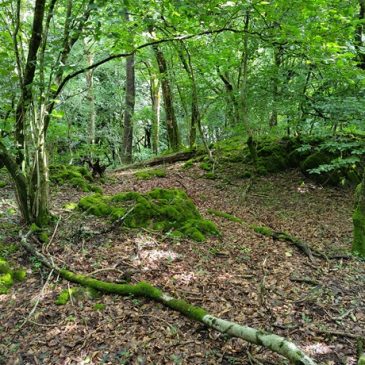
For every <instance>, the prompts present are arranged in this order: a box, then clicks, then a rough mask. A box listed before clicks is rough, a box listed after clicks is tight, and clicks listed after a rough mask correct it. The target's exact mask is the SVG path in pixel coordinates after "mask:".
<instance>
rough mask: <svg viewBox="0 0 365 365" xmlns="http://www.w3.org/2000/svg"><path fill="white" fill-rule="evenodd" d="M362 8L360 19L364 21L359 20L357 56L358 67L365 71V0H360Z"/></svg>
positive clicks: (356, 35) (356, 40)
mask: <svg viewBox="0 0 365 365" xmlns="http://www.w3.org/2000/svg"><path fill="white" fill-rule="evenodd" d="M359 5H360V10H359V20H360V21H362V23H361V22H359V24H358V25H357V28H356V34H355V47H356V50H357V56H358V60H359V63H358V67H360V68H361V69H362V70H364V71H365V51H364V46H365V44H364V41H363V39H364V28H365V25H364V19H365V0H359Z"/></svg>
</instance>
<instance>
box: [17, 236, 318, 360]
mask: <svg viewBox="0 0 365 365" xmlns="http://www.w3.org/2000/svg"><path fill="white" fill-rule="evenodd" d="M29 234H30V233H28V234H27V235H25V236H22V237H21V244H22V246H23V247H24V248H25V249H26V250H27V251H28V252H29V253H31V254H32V255H34V256H36V257H37V258H38V260H39V261H40V262H42V264H43V265H45V266H46V267H48V268H49V269H51V270H53V271H55V272H57V273H58V274H59V275H60V276H61V277H62V278H64V279H66V280H68V281H71V282H73V283H77V284H79V285H82V286H86V287H90V288H93V289H96V290H98V291H100V292H103V293H111V294H119V295H134V296H139V297H144V298H148V299H152V300H154V301H157V302H159V303H162V304H164V305H165V306H167V307H169V308H171V309H173V310H176V311H178V312H180V313H181V314H183V315H184V316H186V317H188V318H190V319H193V320H196V321H198V322H201V323H204V324H205V325H206V326H207V327H210V328H214V329H216V330H217V331H219V332H221V333H224V334H228V335H230V336H233V337H237V338H241V339H243V340H245V341H248V342H250V343H252V344H255V345H260V346H264V347H266V348H268V349H270V350H271V351H273V352H276V353H278V354H280V355H282V356H284V357H285V358H287V359H288V360H289V361H290V362H292V363H293V364H295V365H315V362H314V361H313V360H312V359H311V358H309V357H308V356H307V355H305V354H304V352H302V351H301V350H300V349H299V348H298V347H297V346H296V345H295V344H294V343H292V342H290V341H288V340H286V339H285V338H283V337H280V336H277V335H275V334H271V333H267V332H264V331H259V330H257V329H254V328H251V327H247V326H241V325H239V324H237V323H234V322H230V321H226V320H224V319H220V318H217V317H215V316H212V315H210V314H209V313H207V312H206V310H205V309H203V308H201V307H197V306H194V305H191V304H189V303H188V302H186V301H184V300H181V299H175V298H173V297H171V296H170V295H169V294H166V293H164V292H162V291H161V290H160V289H158V288H156V287H154V286H152V285H151V284H149V283H147V282H139V283H137V284H117V283H110V282H105V281H101V280H97V279H94V278H92V277H89V276H86V275H81V274H75V273H73V272H72V271H69V270H66V269H63V268H60V267H58V266H57V265H56V264H54V263H53V260H51V259H49V258H48V257H46V256H45V255H43V254H42V253H40V252H39V251H38V250H36V249H35V247H33V246H32V245H31V244H30V243H29V242H28V240H27V237H28V236H29Z"/></svg>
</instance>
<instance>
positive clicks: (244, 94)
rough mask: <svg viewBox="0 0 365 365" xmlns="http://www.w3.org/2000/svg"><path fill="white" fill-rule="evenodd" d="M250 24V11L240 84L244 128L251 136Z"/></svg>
mask: <svg viewBox="0 0 365 365" xmlns="http://www.w3.org/2000/svg"><path fill="white" fill-rule="evenodd" d="M249 24H250V15H249V13H248V11H247V12H246V16H245V24H244V29H245V34H244V35H243V52H242V65H241V73H242V75H241V76H242V77H241V82H240V83H239V84H240V104H241V118H242V123H243V126H244V128H245V129H246V131H247V133H248V135H249V136H251V128H250V126H249V120H250V119H249V115H248V111H249V109H248V100H247V99H248V89H247V81H248V58H249V57H248V37H249V35H248V29H249Z"/></svg>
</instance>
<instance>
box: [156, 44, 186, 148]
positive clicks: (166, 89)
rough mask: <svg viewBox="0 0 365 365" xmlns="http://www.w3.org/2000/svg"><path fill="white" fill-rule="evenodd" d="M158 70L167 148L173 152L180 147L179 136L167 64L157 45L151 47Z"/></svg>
mask: <svg viewBox="0 0 365 365" xmlns="http://www.w3.org/2000/svg"><path fill="white" fill-rule="evenodd" d="M153 50H154V52H155V56H156V60H157V65H158V69H159V72H160V75H161V87H162V98H163V102H164V108H165V114H166V128H167V137H168V141H169V146H170V148H171V149H172V150H173V151H177V150H178V149H179V147H180V135H179V130H178V126H177V121H176V115H175V109H174V102H173V96H172V92H171V86H170V81H169V79H168V74H167V63H166V59H165V56H164V54H163V53H162V51H161V50H160V48H159V47H158V46H157V45H154V46H153Z"/></svg>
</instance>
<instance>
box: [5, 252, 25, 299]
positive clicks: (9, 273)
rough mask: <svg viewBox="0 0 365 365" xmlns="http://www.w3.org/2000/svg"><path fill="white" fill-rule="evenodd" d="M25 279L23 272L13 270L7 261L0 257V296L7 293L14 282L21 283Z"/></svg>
mask: <svg viewBox="0 0 365 365" xmlns="http://www.w3.org/2000/svg"><path fill="white" fill-rule="evenodd" d="M25 277H26V271H25V270H13V269H12V268H11V267H10V265H9V263H8V261H6V260H5V259H4V258H3V257H0V294H6V293H8V291H9V289H10V288H11V287H12V286H13V284H14V282H16V281H23V280H24V279H25Z"/></svg>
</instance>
